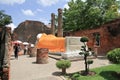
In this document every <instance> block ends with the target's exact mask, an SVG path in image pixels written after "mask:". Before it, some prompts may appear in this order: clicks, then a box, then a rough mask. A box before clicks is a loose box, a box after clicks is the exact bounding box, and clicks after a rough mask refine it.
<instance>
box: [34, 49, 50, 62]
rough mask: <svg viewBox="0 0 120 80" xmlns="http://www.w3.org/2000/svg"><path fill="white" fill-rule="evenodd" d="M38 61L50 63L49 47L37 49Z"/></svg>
mask: <svg viewBox="0 0 120 80" xmlns="http://www.w3.org/2000/svg"><path fill="white" fill-rule="evenodd" d="M36 63H38V64H46V63H48V49H47V48H40V49H37V56H36Z"/></svg>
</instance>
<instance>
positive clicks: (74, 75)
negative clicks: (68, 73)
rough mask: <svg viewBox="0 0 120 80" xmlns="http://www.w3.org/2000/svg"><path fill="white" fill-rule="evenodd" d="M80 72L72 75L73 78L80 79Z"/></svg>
mask: <svg viewBox="0 0 120 80" xmlns="http://www.w3.org/2000/svg"><path fill="white" fill-rule="evenodd" d="M79 77H80V74H79V73H75V74H73V75H72V77H71V79H72V80H79Z"/></svg>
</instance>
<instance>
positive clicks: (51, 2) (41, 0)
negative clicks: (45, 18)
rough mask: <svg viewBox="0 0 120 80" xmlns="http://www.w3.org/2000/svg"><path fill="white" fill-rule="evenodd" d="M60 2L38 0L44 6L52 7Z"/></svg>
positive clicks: (55, 0) (56, 0)
mask: <svg viewBox="0 0 120 80" xmlns="http://www.w3.org/2000/svg"><path fill="white" fill-rule="evenodd" d="M58 1H59V0H37V3H39V4H41V5H43V6H51V5H53V4H56V3H57V2H58Z"/></svg>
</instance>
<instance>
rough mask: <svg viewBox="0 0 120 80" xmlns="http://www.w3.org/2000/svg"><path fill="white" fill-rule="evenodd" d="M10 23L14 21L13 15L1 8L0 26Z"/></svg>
mask: <svg viewBox="0 0 120 80" xmlns="http://www.w3.org/2000/svg"><path fill="white" fill-rule="evenodd" d="M10 23H12V18H11V16H9V15H7V14H5V13H4V11H2V10H0V26H5V25H7V24H10Z"/></svg>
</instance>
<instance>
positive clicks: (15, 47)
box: [14, 44, 19, 59]
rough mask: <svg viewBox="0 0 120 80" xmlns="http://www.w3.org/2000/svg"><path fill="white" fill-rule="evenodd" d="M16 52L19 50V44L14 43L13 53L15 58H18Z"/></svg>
mask: <svg viewBox="0 0 120 80" xmlns="http://www.w3.org/2000/svg"><path fill="white" fill-rule="evenodd" d="M18 52H19V46H18V44H15V46H14V55H15V58H16V59H18Z"/></svg>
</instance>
